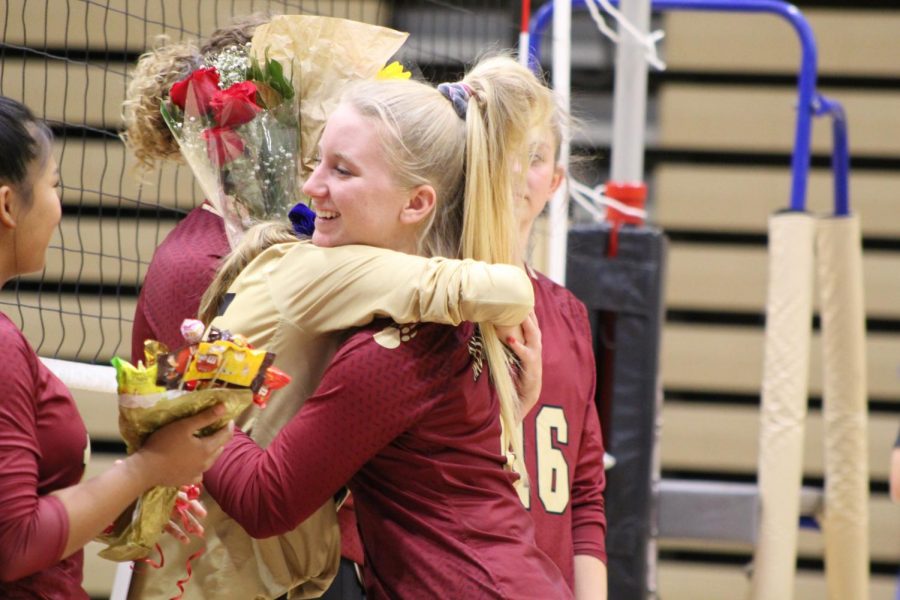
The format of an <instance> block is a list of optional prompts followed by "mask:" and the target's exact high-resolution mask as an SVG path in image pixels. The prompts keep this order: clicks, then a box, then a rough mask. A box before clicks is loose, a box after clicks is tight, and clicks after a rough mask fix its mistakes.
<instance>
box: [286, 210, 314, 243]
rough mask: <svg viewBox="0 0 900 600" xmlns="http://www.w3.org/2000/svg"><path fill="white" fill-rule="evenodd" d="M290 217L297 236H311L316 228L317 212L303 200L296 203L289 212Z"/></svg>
mask: <svg viewBox="0 0 900 600" xmlns="http://www.w3.org/2000/svg"><path fill="white" fill-rule="evenodd" d="M288 218H289V219H290V220H291V225H292V226H293V227H294V233H295V234H296V235H297V237H301V236H303V237H309V236H311V235H312V234H313V231H315V230H316V213H314V212H313V211H312V210H310V208H309V207H308V206H307V205H305V204H303V203H302V202H298V203H297V204H295V205H294V208H292V209H291V212H289V213H288Z"/></svg>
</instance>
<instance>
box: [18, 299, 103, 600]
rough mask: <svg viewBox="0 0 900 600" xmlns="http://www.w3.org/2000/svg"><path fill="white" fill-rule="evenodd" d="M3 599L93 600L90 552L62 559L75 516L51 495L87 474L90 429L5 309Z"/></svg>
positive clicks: (69, 395)
mask: <svg viewBox="0 0 900 600" xmlns="http://www.w3.org/2000/svg"><path fill="white" fill-rule="evenodd" d="M0 345H2V347H3V349H4V362H5V367H6V368H5V371H4V379H5V383H4V389H3V396H2V399H0V507H2V508H0V598H4V599H7V600H18V599H23V598H49V599H52V600H72V599H74V600H82V599H83V600H87V598H88V595H87V593H85V591H84V590H83V589H82V587H81V580H82V566H83V560H84V552H83V551H82V550H78V551H76V552H74V553H73V554H72V555H71V556H68V557H67V558H65V559H63V558H62V553H63V550H64V549H65V546H66V542H67V541H68V537H69V516H68V514H67V513H66V509H65V507H64V506H63V504H62V502H60V500H59V499H58V498H56V497H55V496H52V495H50V494H51V493H52V492H54V491H55V490H60V489H63V488H67V487H69V486H72V485H75V484H77V483H78V482H79V481H81V478H82V476H83V475H84V467H85V462H86V461H87V456H88V453H89V447H90V446H89V443H88V437H87V430H86V429H85V426H84V422H83V421H82V420H81V416H80V415H79V414H78V409H77V407H76V406H75V402H74V400H73V399H72V395H71V394H70V393H69V390H68V389H67V388H66V386H65V385H64V384H63V382H62V381H60V380H59V379H58V378H57V377H56V376H55V375H53V374H52V373H51V372H50V371H49V370H48V369H47V367H45V366H44V364H43V363H42V362H41V361H40V359H39V358H38V357H37V354H35V352H34V350H33V349H32V348H31V346H30V345H29V344H28V341H27V340H25V337H24V336H23V335H22V333H21V332H20V331H19V330H18V328H17V327H16V326H15V325H14V324H13V323H12V321H10V320H9V319H8V318H7V317H6V315H4V314H2V313H0Z"/></svg>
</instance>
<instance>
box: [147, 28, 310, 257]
mask: <svg viewBox="0 0 900 600" xmlns="http://www.w3.org/2000/svg"><path fill="white" fill-rule="evenodd" d="M207 62H208V63H209V65H208V66H205V67H202V68H199V69H197V70H195V71H193V72H191V73H190V74H189V75H188V76H187V77H186V78H184V79H183V80H181V81H179V82H178V83H176V84H175V85H173V86H172V88H171V90H170V91H169V98H168V100H167V101H166V102H164V103H163V104H162V105H161V111H162V114H163V118H164V119H165V121H166V123H167V124H168V126H169V129H170V130H171V131H172V134H173V135H174V136H175V139H176V140H178V144H179V146H180V148H181V153H182V155H183V156H184V158H185V160H186V161H187V163H188V164H189V165H190V167H191V170H192V171H193V172H194V175H195V176H196V177H197V181H198V183H199V184H200V187H201V188H202V189H203V192H204V193H205V194H206V197H207V199H208V200H209V201H210V202H211V203H212V204H213V205H214V206H215V207H216V208H217V209H218V210H219V212H220V213H221V214H222V216H223V218H224V219H225V231H226V233H227V234H228V239H229V241H231V243H232V245H235V243H236V242H237V240H239V239H240V234H241V232H243V231H244V230H245V229H246V228H247V227H248V226H249V225H250V224H251V222H252V220H253V219H279V218H281V219H284V218H286V217H287V214H288V211H289V210H290V208H291V206H293V205H294V203H295V202H296V197H297V195H298V189H299V186H298V183H297V177H298V175H299V174H298V170H297V152H298V151H299V144H300V124H299V120H298V110H297V101H296V100H297V99H296V94H295V93H294V88H293V86H292V85H291V82H290V81H288V80H287V79H286V78H285V75H284V69H283V67H282V65H281V63H279V62H278V61H275V60H270V59H268V58H266V59H264V60H263V61H258V60H257V59H256V58H254V57H251V56H250V52H249V48H247V47H244V46H231V47H229V48H227V49H225V50H224V51H222V53H221V54H219V55H217V56H215V57H209V58H207Z"/></svg>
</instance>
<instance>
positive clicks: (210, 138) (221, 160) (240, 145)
mask: <svg viewBox="0 0 900 600" xmlns="http://www.w3.org/2000/svg"><path fill="white" fill-rule="evenodd" d="M203 139H204V140H206V152H207V154H209V160H210V161H211V162H212V164H213V166H214V167H216V168H217V169H220V168H222V166H224V165H226V164H228V163H230V162H231V161H233V160H234V159H236V158H238V157H239V156H242V155H243V154H244V140H242V139H241V136H239V135H238V134H237V133H235V131H234V130H233V129H229V128H228V127H211V128H209V129H205V130H203Z"/></svg>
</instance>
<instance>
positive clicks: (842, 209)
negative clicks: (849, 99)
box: [816, 94, 850, 217]
mask: <svg viewBox="0 0 900 600" xmlns="http://www.w3.org/2000/svg"><path fill="white" fill-rule="evenodd" d="M826 114H827V115H829V116H830V117H831V136H832V154H831V168H832V170H833V171H834V216H836V217H846V216H848V215H849V214H850V191H849V188H848V180H849V177H850V148H849V143H848V141H847V115H846V113H845V112H844V107H843V106H842V105H841V103H840V102H838V101H837V100H831V99H830V98H826V97H825V96H822V95H821V94H819V95H818V96H817V97H816V115H817V116H818V115H826Z"/></svg>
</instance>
